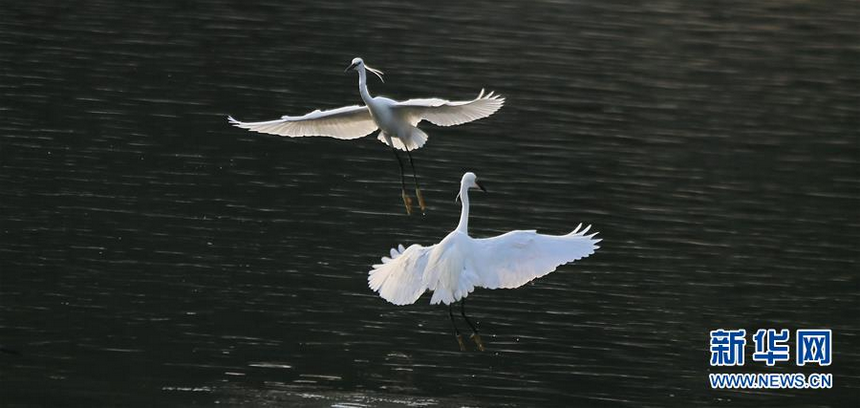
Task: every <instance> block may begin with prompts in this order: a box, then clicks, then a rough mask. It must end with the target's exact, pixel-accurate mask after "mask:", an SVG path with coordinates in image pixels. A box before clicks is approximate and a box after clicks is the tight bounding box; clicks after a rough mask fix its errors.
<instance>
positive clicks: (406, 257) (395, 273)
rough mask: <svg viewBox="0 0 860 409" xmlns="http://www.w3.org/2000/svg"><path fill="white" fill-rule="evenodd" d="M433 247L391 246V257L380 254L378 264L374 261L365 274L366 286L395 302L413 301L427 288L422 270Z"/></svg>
mask: <svg viewBox="0 0 860 409" xmlns="http://www.w3.org/2000/svg"><path fill="white" fill-rule="evenodd" d="M433 247H434V246H428V247H423V246H421V245H418V244H413V245H411V246H409V248H406V249H404V248H403V245H399V246H397V248H393V249H391V257H383V258H382V264H376V265H374V266H373V270H371V271H370V273H369V274H368V276H367V283H368V285H369V286H370V289H371V290H373V291H376V292H378V293H379V295H380V296H381V297H382V298H384V299H386V300H387V301H388V302H390V303H392V304H395V305H406V304H412V303H414V302H415V301H417V300H418V298H419V297H421V294H424V291H426V290H427V282H426V279H425V274H424V270H425V268H426V267H427V255H428V254H429V253H430V250H432V249H433Z"/></svg>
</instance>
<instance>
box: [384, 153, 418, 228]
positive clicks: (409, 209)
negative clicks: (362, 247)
mask: <svg viewBox="0 0 860 409" xmlns="http://www.w3.org/2000/svg"><path fill="white" fill-rule="evenodd" d="M391 151H392V152H394V157H395V158H397V164H398V165H400V189H401V190H400V196H401V197H402V198H403V206H405V207H406V214H407V215H412V198H411V197H409V195H408V194H406V176H405V175H404V174H403V173H404V172H403V161H402V160H400V155H398V154H397V149H395V148H394V145H391ZM422 210H423V208H422Z"/></svg>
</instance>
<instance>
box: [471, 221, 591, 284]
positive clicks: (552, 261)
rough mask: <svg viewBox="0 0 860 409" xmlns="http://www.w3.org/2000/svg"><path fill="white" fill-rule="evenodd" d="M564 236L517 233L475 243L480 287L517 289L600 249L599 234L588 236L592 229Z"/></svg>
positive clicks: (532, 231) (475, 257)
mask: <svg viewBox="0 0 860 409" xmlns="http://www.w3.org/2000/svg"><path fill="white" fill-rule="evenodd" d="M581 227H582V225H581V224H580V225H579V226H578V227H577V228H576V230H574V231H572V232H571V233H570V234H567V235H564V236H551V235H546V234H538V233H537V232H535V231H534V230H517V231H512V232H509V233H506V234H503V235H501V236H496V237H491V238H487V239H477V240H475V252H474V254H473V261H474V263H473V265H474V268H475V269H476V270H477V271H478V274H479V276H480V283H479V285H480V286H481V287H485V288H491V289H492V288H517V287H519V286H521V285H523V284H525V283H527V282H529V281H531V280H534V279H535V278H538V277H542V276H545V275H547V274H549V273H551V272H553V271H555V269H556V268H557V267H558V266H560V265H562V264H566V263H570V262H573V261H576V260H579V259H581V258H585V257H588V256H589V255H591V254H592V253H594V250H596V249H597V248H599V247H598V246H597V243H598V242H600V239H595V238H594V236H595V235H596V234H597V233H593V234H590V235H587V236H586V235H585V233H586V232H587V231H588V229H589V228H590V227H591V226H588V227H586V228H585V229H583V230H581V231H580V228H581Z"/></svg>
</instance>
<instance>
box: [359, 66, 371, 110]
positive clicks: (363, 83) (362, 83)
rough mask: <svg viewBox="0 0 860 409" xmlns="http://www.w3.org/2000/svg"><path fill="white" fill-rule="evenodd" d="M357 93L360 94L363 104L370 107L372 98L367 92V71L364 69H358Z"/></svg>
mask: <svg viewBox="0 0 860 409" xmlns="http://www.w3.org/2000/svg"><path fill="white" fill-rule="evenodd" d="M358 93H359V94H361V99H362V100H363V101H364V104H365V105H370V101H371V100H373V97H371V96H370V91H368V90H367V70H366V69H365V68H364V67H361V68H359V69H358Z"/></svg>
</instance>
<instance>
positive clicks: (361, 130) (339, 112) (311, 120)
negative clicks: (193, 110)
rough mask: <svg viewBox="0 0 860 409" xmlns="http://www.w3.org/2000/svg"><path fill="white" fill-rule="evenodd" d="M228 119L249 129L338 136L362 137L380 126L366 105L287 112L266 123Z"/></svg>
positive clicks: (296, 134)
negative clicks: (300, 112) (295, 114)
mask: <svg viewBox="0 0 860 409" xmlns="http://www.w3.org/2000/svg"><path fill="white" fill-rule="evenodd" d="M227 120H228V121H229V122H230V123H231V124H233V125H235V126H237V127H239V128H242V129H247V130H249V131H254V132H260V133H266V134H272V135H280V136H290V137H301V136H329V137H332V138H337V139H356V138H361V137H362V136H365V135H367V134H369V133H371V132H373V131H375V130H376V129H377V126H376V122H374V121H373V117H372V116H371V115H370V111H369V110H368V109H367V107H366V106H360V105H353V106H348V107H342V108H336V109H329V110H325V111H320V110H316V111H313V112H311V113H308V114H305V115H302V116H289V115H284V116H282V117H281V119H276V120H274V121H263V122H242V121H237V120H235V119H233V117H229V116H228V117H227Z"/></svg>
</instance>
